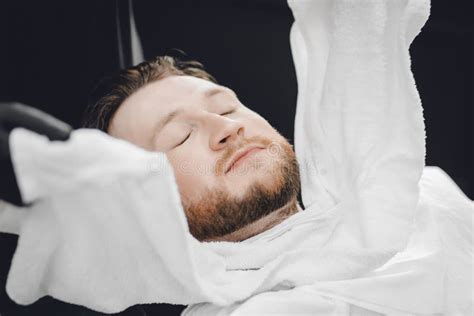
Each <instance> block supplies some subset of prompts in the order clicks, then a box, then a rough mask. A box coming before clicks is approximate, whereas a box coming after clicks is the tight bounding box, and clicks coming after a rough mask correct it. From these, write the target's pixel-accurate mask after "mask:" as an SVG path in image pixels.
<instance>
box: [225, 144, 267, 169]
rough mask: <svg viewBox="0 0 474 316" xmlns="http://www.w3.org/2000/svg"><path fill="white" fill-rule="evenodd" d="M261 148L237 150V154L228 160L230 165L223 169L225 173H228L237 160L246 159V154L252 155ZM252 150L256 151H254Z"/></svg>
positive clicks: (251, 147) (254, 146)
mask: <svg viewBox="0 0 474 316" xmlns="http://www.w3.org/2000/svg"><path fill="white" fill-rule="evenodd" d="M263 148H264V147H262V146H256V145H252V146H248V147H246V148H244V149H241V150H239V151H238V152H237V153H235V155H234V157H232V159H231V160H230V163H229V164H228V165H227V167H226V168H225V173H228V172H229V171H230V169H231V168H232V167H233V166H234V164H236V163H237V162H238V161H239V160H241V159H242V158H246V156H248V154H249V153H250V152H251V151H252V152H251V153H250V155H252V154H253V153H255V152H257V151H259V150H262V149H263ZM254 149H258V150H256V151H254Z"/></svg>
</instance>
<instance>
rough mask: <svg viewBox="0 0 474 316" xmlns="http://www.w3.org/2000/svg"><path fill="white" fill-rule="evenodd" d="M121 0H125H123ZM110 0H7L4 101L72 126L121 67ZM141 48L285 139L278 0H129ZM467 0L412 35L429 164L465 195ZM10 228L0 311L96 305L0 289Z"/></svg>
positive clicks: (153, 311)
mask: <svg viewBox="0 0 474 316" xmlns="http://www.w3.org/2000/svg"><path fill="white" fill-rule="evenodd" d="M119 1H122V0H119ZM115 6H116V2H115V1H93V0H81V1H24V0H21V1H3V2H2V3H1V4H0V23H1V24H0V36H1V37H0V67H1V68H0V69H1V72H0V101H21V102H23V103H26V104H29V105H33V106H35V107H38V108H40V109H42V110H44V111H46V112H48V113H51V114H53V115H54V116H56V117H58V118H60V119H62V120H64V121H66V122H68V123H69V124H71V125H73V126H74V127H79V126H80V125H79V124H80V121H81V117H82V112H83V110H84V108H85V106H86V104H87V102H88V94H89V92H90V91H91V89H92V87H93V86H94V85H95V84H96V83H97V81H98V79H99V78H101V77H102V76H104V75H106V74H110V73H112V72H114V71H116V70H117V69H118V67H119V60H118V53H117V52H118V47H117V46H118V45H117V36H116V24H115V23H116V16H115ZM134 10H135V19H136V23H137V28H138V32H139V34H140V37H141V40H142V45H143V48H144V53H145V58H151V57H153V56H155V55H162V54H166V53H170V52H173V50H172V49H173V48H179V49H182V50H184V51H185V52H186V53H187V55H188V57H189V58H190V59H196V60H199V61H201V62H202V63H203V64H204V65H205V66H206V69H207V70H208V71H209V72H210V73H211V74H213V75H214V76H215V77H216V78H217V80H218V81H219V83H220V84H222V85H225V86H228V87H230V88H232V89H233V90H234V91H236V93H237V94H238V95H239V98H240V99H241V101H242V102H243V103H244V104H245V105H247V106H248V107H250V108H252V109H254V110H255V111H256V112H258V113H260V114H261V115H262V116H263V117H265V118H267V120H268V121H269V122H270V123H271V124H272V125H273V126H275V128H277V130H279V131H280V132H281V133H282V134H283V135H284V136H285V137H287V138H288V139H290V140H292V139H293V128H294V126H293V118H294V114H295V101H296V93H297V90H296V89H297V86H296V78H295V73H294V66H293V61H292V58H291V52H290V46H289V40H288V38H289V30H290V26H291V23H292V21H293V17H292V14H291V11H290V9H289V8H288V6H287V5H286V2H285V1H284V0H238V1H233V0H221V1H215V0H212V1H211V0H207V1H192V0H187V1H184V0H179V1H162V2H160V1H135V3H134ZM472 13H473V2H472V0H463V1H443V0H433V1H432V11H431V17H430V19H429V21H428V23H427V24H426V26H425V27H424V29H423V32H422V33H421V35H419V36H418V37H417V38H416V39H415V41H414V43H413V45H412V47H411V55H412V69H413V72H414V75H415V80H416V83H417V87H418V90H419V92H420V95H421V99H422V103H423V107H424V116H425V121H426V131H427V157H426V164H427V165H437V166H440V167H441V168H442V169H443V170H445V171H446V172H447V173H448V174H449V175H450V176H451V177H452V178H453V179H454V180H455V182H456V183H457V184H458V185H459V186H460V187H461V189H462V190H463V191H464V192H465V193H466V194H467V195H468V196H469V197H470V198H471V199H472V198H474V188H473V177H472V174H473V147H474V146H473V145H474V142H473V136H474V129H473V124H472V123H473V109H472V107H473V77H472V76H473V28H472V19H473V16H472ZM16 242H17V237H16V236H13V235H9V234H0V258H1V259H0V314H1V315H2V316H13V315H15V316H16V315H99V313H95V312H92V311H90V310H88V309H86V308H84V307H80V306H75V305H71V304H66V303H62V302H59V301H57V300H54V299H52V298H50V297H45V298H42V299H40V300H39V301H38V302H36V303H35V304H32V305H30V306H26V307H23V306H18V305H16V304H15V303H13V302H12V301H11V300H10V299H9V298H8V296H7V295H6V293H5V283H6V277H7V274H8V269H9V267H10V262H11V258H12V256H13V253H14V250H15V246H16ZM182 308H183V307H181V306H172V305H165V304H153V305H141V306H135V307H131V308H129V309H128V310H127V311H125V312H123V313H121V314H122V315H144V313H146V314H147V315H162V314H164V315H170V314H173V313H174V314H177V313H179V311H180V310H182Z"/></svg>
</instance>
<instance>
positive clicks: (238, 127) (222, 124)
mask: <svg viewBox="0 0 474 316" xmlns="http://www.w3.org/2000/svg"><path fill="white" fill-rule="evenodd" d="M216 116H217V117H215V118H214V120H212V123H213V124H212V127H211V129H212V130H211V137H210V138H209V142H210V143H209V147H211V149H212V150H220V149H223V148H225V147H227V146H229V145H231V144H234V143H235V142H236V141H238V140H239V138H241V137H243V136H244V124H243V123H242V122H241V121H238V120H233V119H230V118H228V117H224V116H220V115H216Z"/></svg>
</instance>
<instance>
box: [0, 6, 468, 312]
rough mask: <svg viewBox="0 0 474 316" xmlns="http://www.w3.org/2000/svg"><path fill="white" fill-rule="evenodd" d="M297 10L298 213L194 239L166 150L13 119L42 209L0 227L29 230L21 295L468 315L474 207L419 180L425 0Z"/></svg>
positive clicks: (92, 304) (443, 185)
mask: <svg viewBox="0 0 474 316" xmlns="http://www.w3.org/2000/svg"><path fill="white" fill-rule="evenodd" d="M289 4H290V7H291V9H292V11H293V14H294V16H295V24H294V25H293V28H292V31H291V45H292V52H293V55H294V59H295V65H296V71H297V78H298V86H299V93H298V105H297V114H296V124H295V126H296V129H295V148H296V154H297V158H298V160H299V162H300V165H301V166H300V168H301V170H300V171H301V174H302V195H303V202H304V204H305V211H304V212H300V213H298V214H296V215H294V216H292V217H290V218H288V219H287V220H285V221H284V222H283V223H281V224H279V225H277V226H275V227H273V228H272V229H270V230H268V231H266V232H264V233H262V234H260V235H258V236H255V237H253V238H250V239H248V240H246V241H244V242H241V243H228V242H213V243H200V242H198V241H197V240H196V239H194V238H193V237H192V236H191V235H190V234H189V231H188V228H187V225H186V218H185V215H184V212H183V209H182V207H181V204H180V200H179V194H178V190H177V187H176V183H175V179H174V176H173V171H172V168H171V166H170V164H169V163H168V161H167V159H166V156H165V155H164V154H163V153H151V152H146V151H144V150H142V149H140V148H138V147H135V146H133V145H131V144H128V143H126V142H124V141H120V140H116V139H113V138H111V137H108V136H107V135H105V134H103V133H101V132H98V131H92V130H78V131H75V132H74V133H73V134H72V137H71V140H69V141H68V142H66V143H62V142H49V141H47V139H45V138H44V137H41V136H38V135H36V134H34V133H31V132H28V131H26V130H22V129H17V130H14V132H13V134H12V143H11V146H12V148H11V149H12V154H13V161H14V166H15V172H16V174H17V177H18V180H19V186H20V190H21V193H22V196H23V198H24V199H25V200H26V201H32V202H33V201H34V202H36V203H35V204H34V205H33V206H32V207H30V208H24V209H16V208H10V207H3V208H2V209H0V230H2V231H7V232H16V233H17V234H19V242H18V247H17V250H16V252H15V255H14V258H13V262H12V266H11V269H10V272H9V275H8V280H7V293H8V294H9V296H10V297H11V298H12V299H13V300H14V301H16V302H17V303H19V304H30V303H32V302H34V301H35V300H37V299H38V298H40V297H42V296H44V295H51V296H53V297H55V298H57V299H60V300H62V301H65V302H69V303H74V304H79V305H84V306H87V307H89V308H91V309H95V310H98V311H101V312H108V313H112V312H119V311H122V310H124V309H126V308H127V307H129V306H132V305H135V304H143V303H161V302H164V303H177V304H195V305H192V306H190V307H189V308H188V309H187V310H186V312H185V314H203V315H209V314H211V313H214V314H215V313H222V314H230V313H233V314H235V315H237V314H249V313H254V314H264V313H272V312H279V313H289V312H292V313H294V312H300V313H308V314H316V313H325V314H329V313H333V314H335V315H340V314H351V313H356V312H357V311H364V312H368V311H372V312H376V313H388V314H390V313H392V314H393V313H397V314H400V313H411V314H435V313H445V314H449V313H451V314H454V313H463V314H466V313H471V314H472V308H473V307H472V297H473V295H472V284H471V283H470V281H471V280H472V261H471V260H472V255H473V252H472V251H473V250H472V249H473V247H472V225H471V223H472V206H473V204H472V202H471V201H469V199H467V198H466V197H465V196H464V195H463V194H462V193H460V192H459V190H458V189H457V188H456V186H455V184H453V183H452V182H450V180H449V177H447V176H446V175H445V174H444V173H443V172H442V171H440V170H439V169H426V171H425V172H424V174H423V177H422V178H421V181H420V177H421V175H422V172H423V167H424V137H425V136H424V126H423V118H422V108H421V104H420V100H419V97H418V93H417V91H416V87H415V83H414V80H413V76H412V74H411V71H410V59H409V53H408V48H409V45H410V43H411V42H412V40H413V39H414V37H415V36H416V35H417V34H418V32H419V31H420V29H421V27H422V26H423V24H424V23H425V21H426V19H427V18H428V15H429V1H424V0H360V1H354V0H319V1H290V2H289ZM420 192H421V194H420ZM13 212H22V213H21V214H22V215H12V214H14V213H13ZM18 214H20V213H18Z"/></svg>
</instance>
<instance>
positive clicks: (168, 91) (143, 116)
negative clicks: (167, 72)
mask: <svg viewBox="0 0 474 316" xmlns="http://www.w3.org/2000/svg"><path fill="white" fill-rule="evenodd" d="M217 91H227V92H228V93H230V94H233V92H232V90H230V89H228V88H226V87H223V86H220V85H217V84H215V83H213V82H210V81H207V80H204V79H200V78H196V77H191V76H170V77H166V78H163V79H160V80H158V81H155V82H152V83H149V84H147V85H146V86H144V87H142V88H140V89H139V90H137V91H136V92H134V93H133V94H132V95H131V96H129V97H128V98H127V99H126V100H125V101H124V102H123V103H122V105H121V106H120V107H119V109H118V110H117V112H116V113H115V115H114V116H113V118H112V121H111V123H110V128H109V133H110V134H111V135H113V136H116V137H119V138H125V139H128V140H131V141H134V142H141V139H142V138H143V137H144V134H146V133H147V131H148V130H149V129H152V128H153V126H154V124H156V122H157V120H159V119H160V118H162V117H164V116H166V115H167V114H168V113H170V112H172V111H174V110H176V109H178V108H187V109H192V108H196V109H198V108H200V107H202V105H203V104H206V105H209V104H208V102H200V100H206V99H209V100H210V99H211V97H212V99H213V100H214V99H215V100H216V101H218V99H219V98H221V97H225V95H226V94H223V93H222V94H216V92H217ZM222 95H223V96H222ZM148 132H150V131H148Z"/></svg>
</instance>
